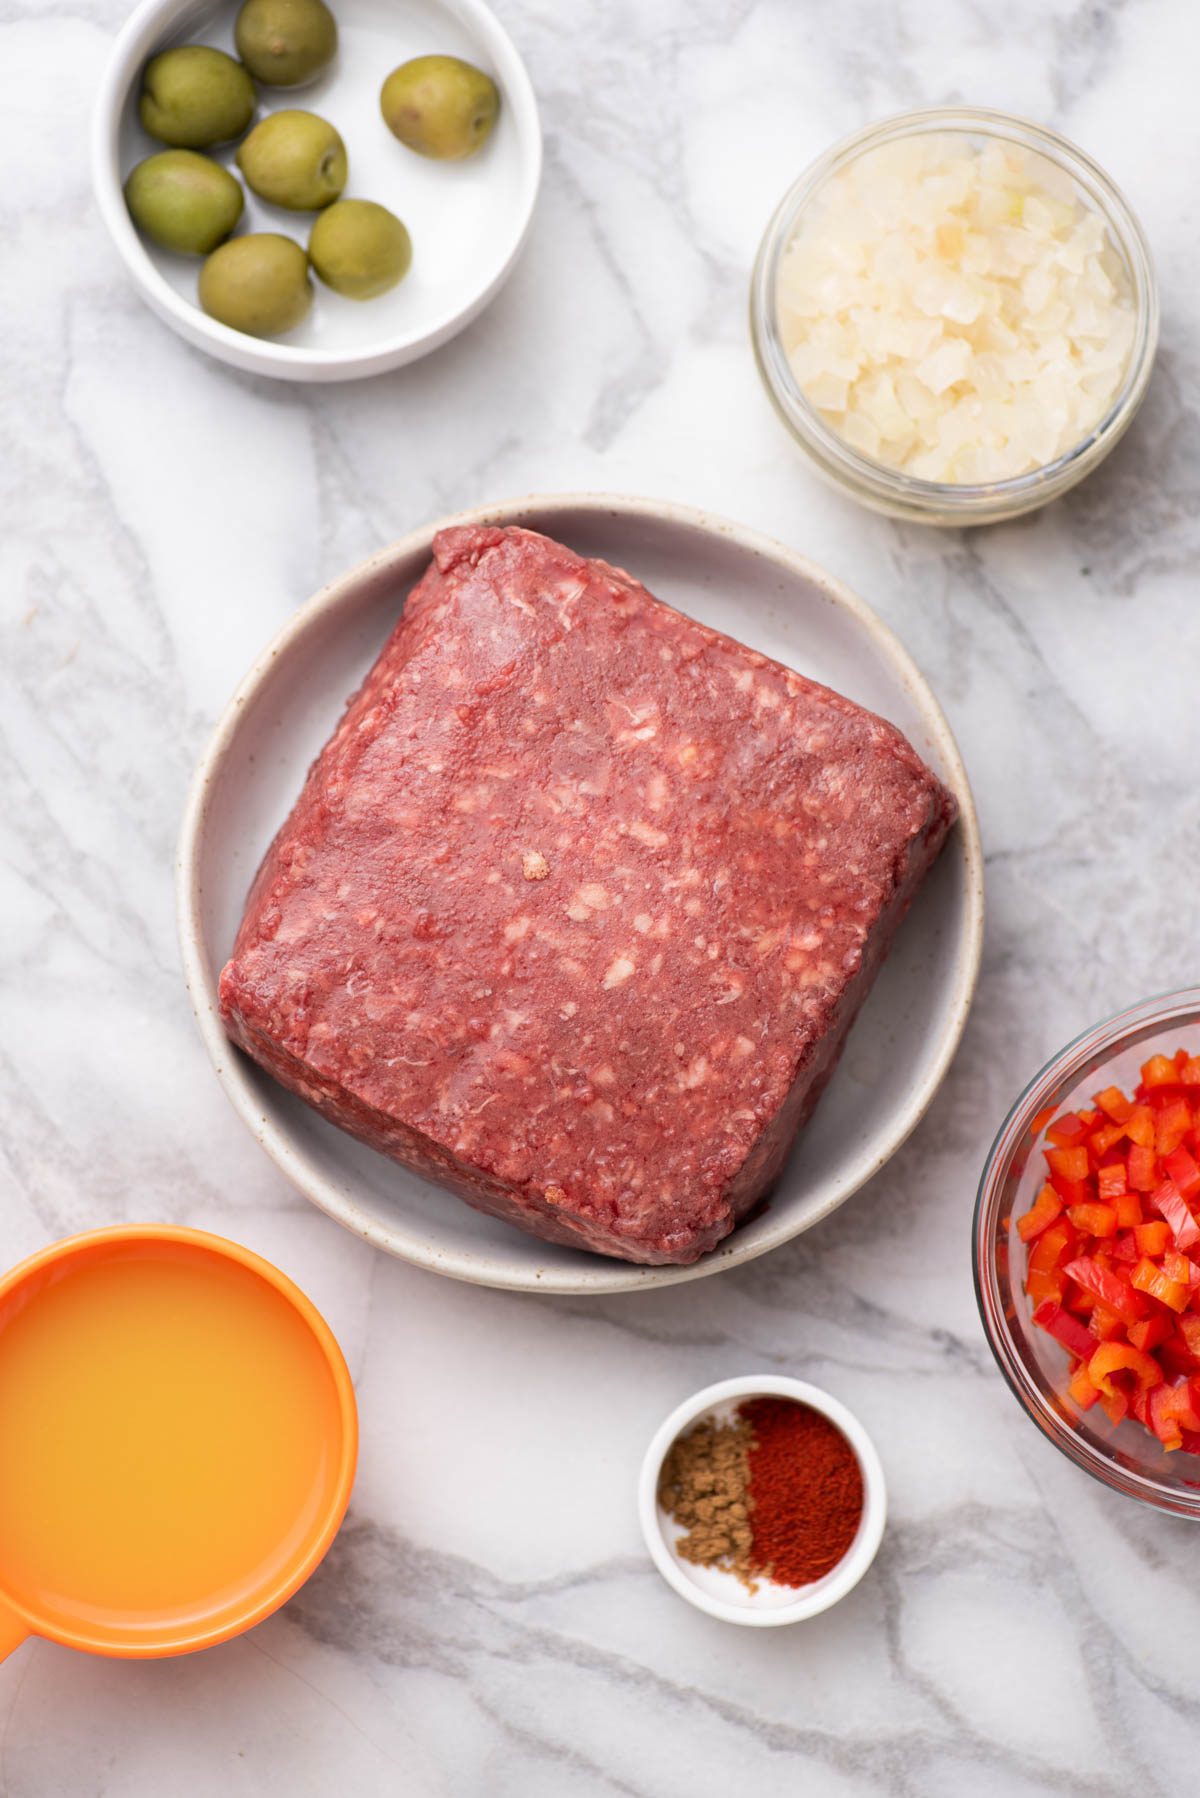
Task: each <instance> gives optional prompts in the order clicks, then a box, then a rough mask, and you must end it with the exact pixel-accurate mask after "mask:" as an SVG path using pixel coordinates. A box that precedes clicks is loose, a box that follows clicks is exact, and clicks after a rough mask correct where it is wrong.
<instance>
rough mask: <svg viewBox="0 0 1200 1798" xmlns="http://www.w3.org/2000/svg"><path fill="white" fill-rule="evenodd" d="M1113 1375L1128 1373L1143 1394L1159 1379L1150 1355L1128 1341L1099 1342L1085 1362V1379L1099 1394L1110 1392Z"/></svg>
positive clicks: (1158, 1371)
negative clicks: (1086, 1369) (1086, 1372)
mask: <svg viewBox="0 0 1200 1798" xmlns="http://www.w3.org/2000/svg"><path fill="white" fill-rule="evenodd" d="M1115 1373H1131V1374H1132V1375H1133V1376H1134V1378H1135V1379H1136V1381H1137V1383H1138V1385H1139V1386H1140V1387H1141V1389H1142V1391H1143V1392H1149V1390H1150V1388H1151V1387H1152V1386H1157V1385H1158V1384H1159V1382H1160V1380H1161V1379H1162V1377H1163V1375H1162V1368H1161V1367H1160V1366H1159V1365H1158V1362H1157V1361H1156V1360H1155V1359H1154V1356H1153V1355H1148V1354H1146V1353H1145V1351H1144V1350H1143V1349H1138V1348H1134V1346H1133V1344H1132V1343H1130V1342H1102V1343H1101V1344H1100V1347H1099V1348H1098V1349H1097V1350H1096V1352H1095V1354H1094V1355H1093V1356H1092V1358H1091V1360H1090V1361H1089V1362H1088V1379H1089V1380H1090V1381H1091V1382H1092V1385H1093V1386H1095V1387H1096V1389H1097V1390H1098V1391H1099V1392H1105V1393H1111V1392H1112V1391H1113V1382H1112V1376H1113V1374H1115Z"/></svg>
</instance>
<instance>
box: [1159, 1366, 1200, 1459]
mask: <svg viewBox="0 0 1200 1798" xmlns="http://www.w3.org/2000/svg"><path fill="white" fill-rule="evenodd" d="M1150 1427H1151V1429H1152V1430H1153V1431H1154V1434H1155V1435H1156V1436H1157V1437H1158V1439H1159V1441H1160V1442H1161V1443H1162V1445H1163V1447H1164V1448H1166V1449H1177V1448H1182V1447H1183V1432H1184V1430H1185V1429H1187V1430H1189V1431H1196V1430H1198V1429H1200V1416H1198V1415H1197V1412H1196V1408H1195V1400H1194V1397H1193V1394H1192V1389H1191V1382H1190V1381H1189V1380H1176V1381H1174V1382H1173V1383H1172V1384H1171V1385H1169V1386H1167V1385H1164V1386H1159V1387H1157V1388H1156V1389H1155V1391H1153V1392H1152V1393H1151V1394H1150Z"/></svg>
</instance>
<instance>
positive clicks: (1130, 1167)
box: [1125, 1143, 1158, 1192]
mask: <svg viewBox="0 0 1200 1798" xmlns="http://www.w3.org/2000/svg"><path fill="white" fill-rule="evenodd" d="M1125 1178H1126V1179H1127V1180H1128V1182H1129V1184H1130V1186H1131V1187H1132V1188H1133V1190H1134V1192H1152V1191H1153V1190H1154V1188H1155V1187H1156V1186H1157V1185H1158V1156H1157V1155H1156V1154H1155V1153H1154V1150H1153V1149H1143V1148H1141V1147H1140V1146H1139V1145H1138V1144H1137V1143H1135V1144H1134V1146H1133V1147H1132V1148H1131V1149H1130V1151H1129V1160H1128V1161H1127V1162H1126V1163H1125Z"/></svg>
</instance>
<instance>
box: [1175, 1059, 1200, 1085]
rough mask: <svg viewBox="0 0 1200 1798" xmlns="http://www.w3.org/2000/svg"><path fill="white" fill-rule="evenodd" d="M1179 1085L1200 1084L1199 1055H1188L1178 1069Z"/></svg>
mask: <svg viewBox="0 0 1200 1798" xmlns="http://www.w3.org/2000/svg"><path fill="white" fill-rule="evenodd" d="M1179 1083H1180V1085H1181V1086H1200V1055H1189V1056H1188V1057H1187V1059H1186V1061H1185V1062H1184V1064H1183V1066H1182V1067H1181V1068H1180V1070H1179Z"/></svg>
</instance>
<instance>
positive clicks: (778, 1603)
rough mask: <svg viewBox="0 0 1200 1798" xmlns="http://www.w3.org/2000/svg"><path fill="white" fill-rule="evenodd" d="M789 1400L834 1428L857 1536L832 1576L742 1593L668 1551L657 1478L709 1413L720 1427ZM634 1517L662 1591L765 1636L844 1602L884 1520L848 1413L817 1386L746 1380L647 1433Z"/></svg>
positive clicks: (781, 1378)
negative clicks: (855, 1492) (767, 1402)
mask: <svg viewBox="0 0 1200 1798" xmlns="http://www.w3.org/2000/svg"><path fill="white" fill-rule="evenodd" d="M764 1395H766V1396H769V1397H776V1398H790V1399H795V1400H796V1402H797V1403H798V1404H801V1405H809V1406H811V1408H812V1409H813V1410H814V1411H820V1412H821V1414H822V1415H823V1416H825V1417H828V1419H829V1421H830V1422H831V1423H833V1424H836V1425H837V1427H838V1429H839V1430H840V1431H841V1432H842V1435H843V1436H844V1437H845V1438H846V1440H847V1442H848V1443H849V1444H850V1446H851V1448H852V1449H853V1450H854V1453H855V1456H856V1457H857V1459H858V1465H859V1468H860V1470H861V1472H862V1478H863V1510H862V1518H861V1520H860V1522H859V1526H858V1533H857V1535H856V1536H855V1538H854V1540H853V1542H852V1543H851V1544H850V1547H849V1548H848V1549H847V1550H846V1553H845V1554H844V1555H843V1556H842V1559H841V1560H840V1561H839V1562H838V1564H837V1566H836V1567H835V1568H833V1570H832V1572H830V1573H827V1574H825V1576H824V1577H823V1578H822V1579H818V1580H814V1581H813V1582H812V1584H811V1585H809V1586H801V1587H799V1588H792V1587H788V1586H775V1585H772V1584H771V1583H770V1582H769V1581H762V1582H760V1583H759V1587H758V1590H757V1591H756V1592H748V1591H747V1590H746V1588H745V1587H744V1586H743V1585H742V1584H741V1582H740V1581H739V1580H738V1579H737V1578H736V1577H735V1575H733V1574H732V1573H725V1572H723V1571H721V1570H720V1569H719V1568H715V1567H697V1566H696V1565H694V1564H693V1563H692V1562H691V1561H685V1560H683V1559H682V1558H681V1557H680V1556H679V1555H678V1554H677V1553H676V1551H675V1542H676V1540H677V1539H678V1537H679V1535H680V1534H681V1532H680V1530H679V1528H678V1526H677V1525H676V1524H675V1523H674V1522H673V1521H672V1520H671V1518H670V1517H668V1515H667V1513H666V1512H665V1511H664V1510H663V1509H662V1507H661V1505H660V1504H659V1502H658V1476H659V1474H660V1473H661V1471H662V1464H663V1462H664V1460H665V1459H666V1456H667V1451H668V1449H669V1448H670V1446H671V1444H672V1443H673V1442H674V1440H675V1438H676V1437H677V1436H681V1435H682V1434H683V1432H684V1431H685V1430H687V1429H690V1428H691V1426H692V1425H693V1424H694V1423H698V1422H699V1421H700V1419H701V1418H702V1417H707V1416H708V1415H709V1413H710V1412H711V1413H715V1414H716V1416H717V1417H718V1418H719V1419H720V1420H721V1421H725V1419H726V1418H727V1417H729V1416H730V1415H731V1414H732V1413H733V1412H734V1411H735V1410H736V1409H737V1407H738V1405H739V1404H741V1403H742V1402H743V1401H744V1400H745V1399H748V1398H759V1397H762V1396H764ZM638 1516H639V1518H640V1520H641V1525H642V1534H643V1535H644V1536H645V1538H646V1547H647V1548H648V1549H649V1550H650V1553H651V1556H652V1557H653V1560H654V1565H655V1566H656V1567H657V1568H658V1571H659V1572H660V1573H661V1574H662V1576H663V1578H664V1579H665V1580H666V1582H667V1584H668V1585H669V1586H672V1587H674V1589H675V1591H676V1592H678V1593H679V1595H680V1597H681V1598H686V1599H687V1601H688V1603H689V1604H694V1605H695V1606H696V1608H697V1610H700V1611H707V1612H708V1614H709V1616H710V1617H719V1618H720V1619H721V1621H722V1622H723V1623H745V1624H748V1625H750V1626H751V1627H752V1628H757V1629H770V1628H773V1627H775V1626H776V1625H778V1624H781V1623H802V1622H803V1621H804V1619H805V1618H806V1617H816V1616H818V1615H819V1614H820V1612H822V1611H827V1610H828V1609H829V1607H830V1605H835V1604H837V1602H838V1600H839V1599H841V1598H845V1596H846V1594H847V1592H850V1591H853V1589H854V1587H855V1586H857V1584H858V1582H859V1580H860V1579H861V1578H862V1576H863V1574H864V1573H865V1572H866V1571H867V1568H868V1567H869V1566H870V1565H871V1562H872V1561H873V1560H874V1559H875V1555H876V1553H877V1551H878V1549H879V1544H880V1542H881V1541H882V1540H883V1526H884V1524H885V1522H886V1521H887V1487H886V1484H885V1482H884V1477H883V1468H882V1466H881V1465H880V1461H879V1456H878V1455H877V1454H876V1452H875V1445H874V1443H873V1442H872V1441H871V1438H870V1437H869V1436H868V1435H867V1432H866V1431H865V1430H864V1429H863V1427H862V1425H861V1423H859V1421H858V1419H857V1417H855V1416H854V1414H853V1412H851V1411H848V1410H847V1409H846V1407H845V1405H843V1404H841V1403H840V1402H839V1401H838V1400H837V1399H836V1398H832V1397H831V1396H830V1395H829V1393H828V1392H822V1391H821V1388H820V1387H819V1386H810V1385H808V1383H807V1382H806V1381H804V1380H790V1379H788V1378H787V1377H786V1375H783V1374H753V1373H752V1374H745V1375H743V1376H742V1377H741V1378H740V1379H736V1380H720V1381H718V1382H717V1384H716V1385H715V1386H706V1387H705V1388H704V1390H703V1391H702V1392H697V1393H695V1394H694V1396H693V1397H691V1398H689V1399H685V1400H684V1402H683V1404H681V1405H678V1406H676V1408H675V1410H674V1411H672V1413H671V1415H670V1416H669V1417H668V1418H667V1419H666V1420H665V1422H663V1423H662V1424H660V1426H659V1428H658V1429H657V1430H656V1431H655V1432H654V1436H653V1438H652V1439H651V1442H650V1446H649V1448H648V1449H647V1450H646V1456H645V1459H644V1460H643V1462H642V1472H641V1478H640V1479H639V1481H638Z"/></svg>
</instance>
